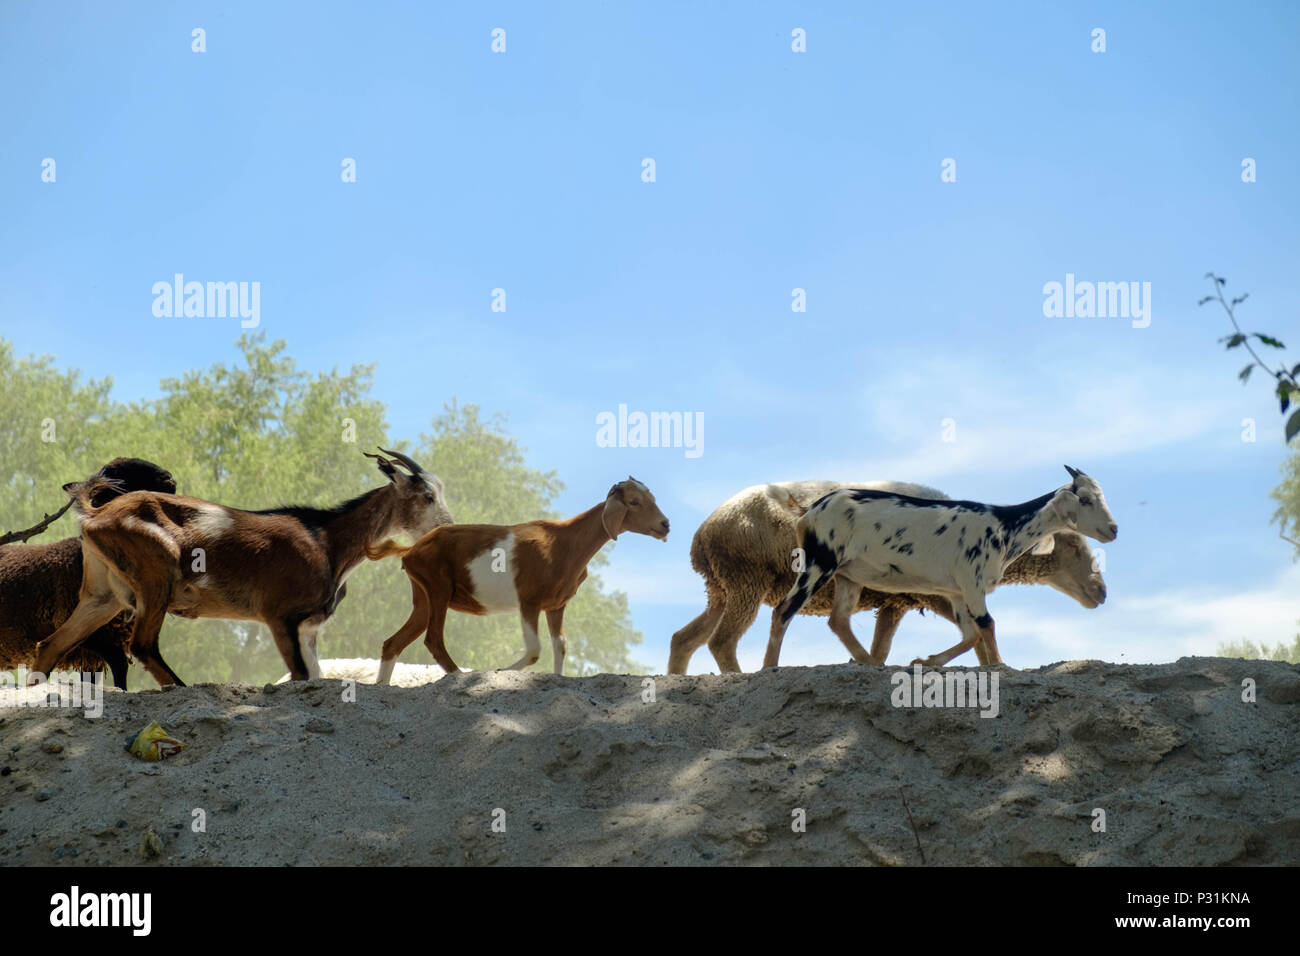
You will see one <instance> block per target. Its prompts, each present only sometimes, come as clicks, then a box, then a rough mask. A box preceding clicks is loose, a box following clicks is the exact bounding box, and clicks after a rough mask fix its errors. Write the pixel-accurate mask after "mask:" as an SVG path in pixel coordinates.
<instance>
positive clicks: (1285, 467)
mask: <svg viewBox="0 0 1300 956" xmlns="http://www.w3.org/2000/svg"><path fill="white" fill-rule="evenodd" d="M1271 494H1272V495H1273V498H1274V500H1276V501H1277V503H1278V509H1277V511H1275V512H1273V520H1274V521H1276V522H1277V523H1278V524H1280V525H1281V526H1282V536H1283V537H1284V538H1286V539H1287V540H1288V541H1290V542H1291V544H1293V545H1294V546H1295V552H1294V553H1293V554H1292V555H1291V557H1292V560H1295V559H1298V558H1300V448H1297V449H1296V450H1295V451H1293V452H1291V454H1290V455H1288V456H1287V459H1286V460H1285V461H1284V462H1282V483H1281V484H1280V485H1278V486H1277V487H1276V488H1274V489H1273V491H1272V492H1271Z"/></svg>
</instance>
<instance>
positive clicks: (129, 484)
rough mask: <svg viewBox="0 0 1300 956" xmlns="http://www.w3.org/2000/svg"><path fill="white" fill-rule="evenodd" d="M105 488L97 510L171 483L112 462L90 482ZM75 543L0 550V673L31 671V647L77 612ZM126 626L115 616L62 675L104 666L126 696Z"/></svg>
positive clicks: (161, 474) (137, 463) (153, 472)
mask: <svg viewBox="0 0 1300 956" xmlns="http://www.w3.org/2000/svg"><path fill="white" fill-rule="evenodd" d="M95 479H101V480H103V481H105V482H106V483H105V484H104V485H103V487H102V490H101V491H100V493H99V495H98V496H97V500H98V502H99V503H100V504H103V503H105V502H107V501H109V500H111V499H112V498H114V497H117V496H118V495H120V494H123V493H125V492H128V491H162V492H174V491H175V490H176V482H175V481H174V480H172V476H171V474H170V473H168V472H167V471H166V470H164V469H163V468H160V467H159V466H157V465H155V464H154V463H153V462H151V461H144V460H143V459H140V458H115V459H113V460H112V461H110V462H109V463H108V464H107V465H105V466H104V467H103V468H101V469H100V470H99V471H97V472H96V473H95V474H94V475H92V476H91V479H90V480H95ZM81 576H82V561H81V541H80V540H78V539H77V538H64V539H63V540H62V541H53V542H50V543H49V544H7V545H4V546H3V547H0V669H4V670H15V669H17V668H20V667H31V666H32V665H33V664H34V663H35V662H36V646H37V644H39V643H40V641H41V638H43V637H45V636H47V635H48V634H50V633H52V632H53V631H55V630H56V629H57V628H58V627H59V626H60V625H61V624H63V622H64V621H66V620H67V619H68V616H69V615H70V614H71V613H72V611H73V609H74V608H75V607H76V606H77V601H78V592H79V591H80V590H81ZM130 646H131V621H130V618H129V617H128V615H126V614H118V615H117V616H116V617H114V618H113V619H112V620H110V621H109V622H108V623H107V624H105V625H104V626H102V627H100V628H99V629H97V630H96V631H94V632H92V633H91V635H90V636H89V637H88V638H86V642H85V643H84V644H82V645H81V647H80V648H78V649H77V650H75V651H73V652H72V653H71V654H68V655H66V656H65V657H64V658H63V659H62V660H61V661H59V662H58V664H59V666H60V667H61V668H62V669H64V670H73V671H81V672H83V673H85V674H91V673H94V672H96V671H102V670H103V669H104V667H105V665H107V667H108V669H109V671H110V672H111V673H112V675H113V683H114V684H115V685H116V686H118V687H120V688H121V689H122V690H126V674H127V666H128V664H129V663H130V657H129V649H130Z"/></svg>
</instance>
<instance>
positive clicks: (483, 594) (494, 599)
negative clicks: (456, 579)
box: [468, 534, 519, 614]
mask: <svg viewBox="0 0 1300 956" xmlns="http://www.w3.org/2000/svg"><path fill="white" fill-rule="evenodd" d="M498 549H500V550H502V551H504V552H505V557H506V562H505V568H504V569H503V570H500V571H494V570H492V564H493V562H494V561H497V559H496V558H495V557H494V552H496V551H497V550H498ZM497 566H498V567H500V564H499V562H498V565H497ZM468 570H469V579H470V582H471V583H472V584H473V585H474V600H476V601H478V603H479V604H481V605H483V609H484V610H485V611H487V612H488V613H490V614H495V613H497V612H498V611H513V610H516V609H517V608H518V607H519V595H518V593H517V592H516V591H515V536H514V535H513V534H507V535H506V536H505V537H504V538H501V539H499V540H497V541H495V542H493V544H492V546H491V547H490V548H488V549H487V550H486V551H484V552H482V553H481V554H479V555H478V556H477V557H476V558H474V559H473V560H472V561H470V563H469V568H468Z"/></svg>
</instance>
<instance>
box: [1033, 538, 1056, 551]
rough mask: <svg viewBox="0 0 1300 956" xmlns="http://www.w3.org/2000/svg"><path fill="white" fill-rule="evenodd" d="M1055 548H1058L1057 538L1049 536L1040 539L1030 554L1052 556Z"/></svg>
mask: <svg viewBox="0 0 1300 956" xmlns="http://www.w3.org/2000/svg"><path fill="white" fill-rule="evenodd" d="M1055 548H1056V536H1055V535H1050V534H1049V535H1047V536H1046V537H1043V538H1039V539H1038V543H1037V544H1035V545H1034V546H1033V547H1032V548H1030V550H1029V553H1030V554H1051V553H1052V551H1053V550H1054V549H1055Z"/></svg>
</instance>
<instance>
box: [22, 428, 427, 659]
mask: <svg viewBox="0 0 1300 956" xmlns="http://www.w3.org/2000/svg"><path fill="white" fill-rule="evenodd" d="M380 451H384V450H383V449H380ZM384 454H386V455H391V456H393V460H391V461H390V460H388V459H385V458H383V457H381V456H379V455H369V456H368V457H370V458H374V459H376V461H377V462H378V463H379V469H380V471H382V472H383V474H384V475H385V476H386V477H387V478H388V480H389V483H388V484H386V485H383V486H382V487H379V488H376V489H373V490H372V491H368V492H366V493H365V494H364V495H360V496H358V497H356V498H353V499H352V500H350V501H346V502H344V503H342V504H340V505H338V506H337V507H335V508H329V509H321V508H305V507H284V508H272V509H269V510H266V511H242V510H239V509H237V508H228V507H226V506H224V505H218V504H213V503H212V502H210V501H203V500H201V499H198V498H187V497H183V496H180V495H166V494H155V493H151V492H132V493H131V494H127V495H123V496H122V497H120V498H116V499H114V500H112V501H109V502H107V503H106V504H104V505H102V506H96V505H95V504H94V501H93V496H94V494H95V491H96V485H95V483H93V482H86V483H82V484H80V485H76V486H72V487H71V489H70V490H71V491H72V493H73V495H74V496H75V497H76V499H77V509H78V512H79V513H80V515H81V541H82V555H83V559H84V579H83V581H82V586H81V601H80V603H78V605H77V607H76V610H74V611H73V613H72V615H71V616H70V617H69V618H68V620H67V621H66V622H64V624H63V625H62V626H61V627H60V628H59V629H58V630H57V631H55V632H54V634H52V635H51V636H50V637H49V638H48V639H46V640H45V641H44V642H43V643H42V644H41V647H40V651H39V653H38V654H37V658H36V665H35V670H36V671H37V673H38V674H43V673H45V672H46V668H49V667H51V666H53V664H54V662H55V661H57V660H58V659H59V658H60V657H62V656H63V655H64V654H65V653H67V652H68V651H69V650H71V649H72V648H74V647H77V646H78V645H79V644H80V643H81V642H82V641H84V640H85V639H86V637H87V635H89V634H90V633H91V632H92V631H93V630H94V629H95V628H97V627H100V626H101V625H102V624H103V623H104V622H105V621H107V620H109V619H110V618H112V617H114V616H115V615H116V614H118V613H119V612H120V611H121V610H122V609H123V608H131V609H133V610H134V611H135V628H134V631H133V633H132V638H131V644H132V650H133V652H134V653H135V655H136V656H137V657H138V658H139V659H140V662H141V663H142V664H144V666H145V668H146V669H147V670H148V671H149V673H150V674H152V675H153V677H154V679H155V680H157V681H158V683H160V684H180V683H182V681H181V679H180V678H179V677H177V676H176V674H175V672H174V671H172V669H171V668H170V667H168V666H167V665H166V663H165V662H164V661H163V659H162V657H161V655H160V654H159V653H158V631H159V629H160V628H161V626H162V622H163V618H164V616H165V615H166V614H167V613H168V612H170V613H172V614H176V615H178V616H180V617H191V618H198V617H216V618H225V619H230V620H245V621H249V620H251V621H261V622H262V623H263V624H265V625H266V626H267V627H268V628H270V630H271V636H272V637H273V638H274V639H275V643H276V647H277V648H278V649H279V651H280V656H281V657H283V658H284V662H285V663H286V664H287V665H288V667H289V673H290V674H291V675H292V676H293V678H294V680H305V679H306V678H308V677H315V676H318V675H319V670H320V668H319V665H318V658H317V655H316V631H317V629H318V628H319V627H320V625H321V624H323V623H324V622H325V621H326V620H327V619H328V618H329V617H330V615H331V614H333V613H334V610H335V608H336V607H337V606H338V603H339V601H340V600H342V599H343V596H344V594H345V591H346V589H345V587H344V582H345V581H346V579H347V577H348V575H349V574H350V573H351V572H352V571H353V570H354V569H355V568H356V567H357V565H358V564H360V563H361V561H363V560H364V559H365V555H366V551H367V550H368V549H370V548H373V547H374V546H376V545H377V544H378V543H379V542H380V541H382V540H383V539H384V538H386V537H387V536H389V535H392V534H409V535H412V536H414V537H418V536H420V535H422V534H424V533H425V532H426V531H429V530H430V529H431V528H434V527H437V526H438V525H442V524H448V523H450V522H451V513H450V512H449V511H448V510H447V506H446V502H445V494H444V490H443V485H442V482H441V480H439V479H438V478H437V477H436V476H435V475H431V474H428V473H426V472H425V471H424V470H423V469H422V468H421V467H420V466H419V465H418V464H416V463H415V462H414V461H412V460H411V459H410V458H408V457H407V456H405V455H402V454H400V453H398V452H390V451H384ZM399 464H400V465H402V466H404V467H405V468H406V469H407V472H400V471H398V470H397V467H396V466H397V465H399Z"/></svg>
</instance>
